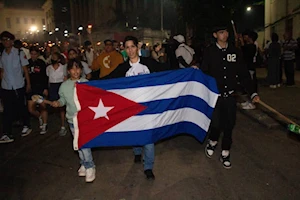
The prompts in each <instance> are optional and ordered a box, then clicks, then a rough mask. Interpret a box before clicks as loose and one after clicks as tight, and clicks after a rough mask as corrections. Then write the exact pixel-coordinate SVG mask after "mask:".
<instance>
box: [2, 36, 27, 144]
mask: <svg viewBox="0 0 300 200" xmlns="http://www.w3.org/2000/svg"><path fill="white" fill-rule="evenodd" d="M0 39H1V41H2V43H3V45H4V48H5V49H4V51H3V52H2V56H1V60H0V74H1V77H2V81H1V86H2V91H1V92H2V97H3V104H4V111H3V116H4V117H3V136H2V137H1V138H0V143H8V142H13V141H14V139H13V137H12V123H13V120H14V115H16V113H20V114H21V116H22V119H23V125H24V127H23V130H22V136H27V135H28V134H30V133H31V131H32V130H31V129H30V127H29V117H28V116H27V115H26V114H27V111H26V106H25V93H26V91H27V92H29V91H30V89H31V85H30V79H29V73H28V68H27V65H28V60H27V58H26V56H25V54H24V52H23V51H20V50H18V49H17V48H15V47H13V44H14V39H15V36H14V35H13V34H11V33H9V32H7V31H4V32H2V33H1V34H0ZM23 75H24V76H25V80H26V89H25V81H24V77H23Z"/></svg>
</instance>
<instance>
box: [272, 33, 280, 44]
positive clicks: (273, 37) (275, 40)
mask: <svg viewBox="0 0 300 200" xmlns="http://www.w3.org/2000/svg"><path fill="white" fill-rule="evenodd" d="M271 39H272V42H278V40H279V37H278V35H277V34H276V33H272V36H271Z"/></svg>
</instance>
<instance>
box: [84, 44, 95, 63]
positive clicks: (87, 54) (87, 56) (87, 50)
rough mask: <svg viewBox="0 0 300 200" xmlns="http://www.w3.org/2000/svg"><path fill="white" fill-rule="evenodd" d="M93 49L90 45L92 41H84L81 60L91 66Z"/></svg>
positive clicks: (93, 57) (93, 54)
mask: <svg viewBox="0 0 300 200" xmlns="http://www.w3.org/2000/svg"><path fill="white" fill-rule="evenodd" d="M96 57H97V56H96V54H95V51H94V49H93V47H92V43H91V42H90V41H85V42H84V52H83V60H84V61H85V62H86V63H87V64H88V65H89V67H91V66H92V64H93V61H94V59H95V58H96Z"/></svg>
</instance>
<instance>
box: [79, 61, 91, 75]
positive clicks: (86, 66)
mask: <svg viewBox="0 0 300 200" xmlns="http://www.w3.org/2000/svg"><path fill="white" fill-rule="evenodd" d="M81 64H82V66H83V70H82V73H81V78H85V77H86V75H87V74H90V73H92V70H91V69H90V68H89V66H88V64H87V63H86V62H83V61H81Z"/></svg>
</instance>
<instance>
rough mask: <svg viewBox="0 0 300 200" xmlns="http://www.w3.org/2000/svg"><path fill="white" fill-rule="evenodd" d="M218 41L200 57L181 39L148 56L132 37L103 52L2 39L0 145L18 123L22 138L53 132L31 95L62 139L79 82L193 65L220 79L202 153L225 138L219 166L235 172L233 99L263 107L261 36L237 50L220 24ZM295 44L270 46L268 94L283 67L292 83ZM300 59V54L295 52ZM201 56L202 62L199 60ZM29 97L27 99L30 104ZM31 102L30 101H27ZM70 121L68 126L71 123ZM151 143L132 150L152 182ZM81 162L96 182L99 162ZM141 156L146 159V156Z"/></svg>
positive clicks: (88, 158)
mask: <svg viewBox="0 0 300 200" xmlns="http://www.w3.org/2000/svg"><path fill="white" fill-rule="evenodd" d="M213 37H214V38H215V43H213V44H211V45H210V46H209V47H207V48H206V49H205V50H204V51H203V52H201V53H199V52H195V50H194V48H192V46H191V45H187V44H186V40H185V37H184V36H182V35H176V36H174V37H173V38H172V40H170V43H169V45H162V44H155V45H154V46H153V48H152V51H149V50H148V49H147V48H146V47H145V46H146V45H145V44H143V43H142V42H140V41H138V39H137V38H135V37H133V36H127V37H126V38H125V40H124V42H117V41H114V40H111V39H107V40H105V41H104V49H103V51H102V52H101V53H98V52H96V51H95V50H94V49H93V44H92V43H91V41H86V42H84V45H83V50H81V49H79V48H77V47H70V46H68V45H67V44H64V45H62V49H63V50H61V47H60V46H58V45H54V46H52V47H51V48H50V46H48V45H47V46H45V48H44V51H43V52H41V50H40V48H39V47H38V46H34V45H33V46H31V47H30V48H29V49H27V48H24V46H23V44H22V42H21V41H20V40H15V36H14V35H13V34H11V33H9V32H7V31H4V32H2V33H1V35H0V39H1V44H2V45H3V50H1V58H0V69H1V71H0V72H1V80H2V81H1V87H2V89H1V102H2V104H3V106H4V110H3V135H2V136H1V137H0V143H10V142H13V141H14V134H13V130H12V125H13V122H14V121H16V120H21V121H22V124H23V129H22V131H21V136H23V137H25V136H27V135H29V134H30V133H31V132H32V127H31V124H30V119H31V117H33V118H36V120H38V122H39V129H40V134H42V135H44V134H46V133H47V131H48V107H47V105H46V104H45V103H41V104H37V103H36V102H35V101H34V100H33V98H32V97H33V95H40V96H43V97H44V98H46V99H48V100H50V101H51V102H52V103H51V106H52V107H53V109H56V110H57V112H58V113H59V115H60V129H59V132H58V134H59V135H60V136H65V135H66V134H67V127H69V128H70V130H71V132H72V133H73V134H74V125H73V116H74V114H75V113H76V111H77V110H76V106H75V103H74V92H73V91H74V84H75V82H78V81H80V82H85V81H89V80H105V79H109V78H118V77H129V76H135V75H141V74H148V73H152V72H159V71H164V70H171V69H180V68H188V67H192V68H195V69H201V70H203V71H204V72H205V73H207V74H209V75H210V76H212V77H214V78H215V79H216V82H217V85H218V89H219V92H220V97H219V99H218V102H217V105H216V107H215V111H214V114H213V117H212V123H211V128H210V136H209V140H208V144H207V145H206V148H205V152H206V155H207V157H209V158H210V157H212V155H213V153H214V150H215V148H216V146H217V143H218V139H219V136H220V133H221V132H224V136H223V139H222V154H221V156H220V160H221V162H222V164H223V167H224V168H231V160H230V152H229V151H230V148H231V143H232V130H233V128H234V126H235V120H236V117H235V113H236V100H235V98H234V95H233V94H234V93H235V92H237V91H238V90H241V89H240V88H241V87H240V86H243V87H242V88H244V89H243V92H245V93H247V94H248V95H249V101H247V102H245V103H243V107H245V109H253V107H254V105H253V104H252V103H255V102H258V101H259V97H258V94H257V79H256V70H255V69H256V67H257V66H258V65H259V56H260V55H261V53H260V51H259V48H258V45H257V42H256V40H257V33H255V32H253V31H245V32H244V33H243V34H241V35H237V36H236V38H235V39H236V40H235V44H234V43H232V44H231V43H230V42H228V37H229V34H228V31H227V27H225V26H216V27H215V29H214V30H213ZM297 45H299V43H298V44H297V42H295V41H294V40H292V39H291V37H290V36H289V35H288V34H286V38H285V42H283V43H282V45H281V44H280V43H279V42H278V36H277V35H276V34H273V35H272V43H270V44H269V45H268V47H267V48H265V54H266V59H267V63H268V81H269V84H270V87H271V88H276V87H279V86H280V85H281V83H282V81H281V77H280V76H281V74H282V72H281V70H280V69H281V65H282V63H283V64H284V67H285V74H286V76H287V83H286V84H287V86H292V85H294V84H295V81H294V66H293V62H294V59H295V51H297V48H299V47H298V46H297ZM298 54H299V50H298ZM197 55H201V58H199V57H197ZM25 99H26V101H25ZM25 102H26V103H25ZM66 121H67V123H66ZM154 146H155V145H154V144H147V145H145V146H144V147H143V148H142V147H135V148H134V155H135V157H134V162H142V158H144V172H145V175H146V177H147V178H148V179H154V178H155V176H154V174H153V171H152V169H153V164H154V149H155V148H154ZM78 152H79V157H80V164H81V166H80V168H79V170H78V175H79V176H85V178H86V182H92V181H93V180H94V179H95V174H96V170H95V164H94V162H93V157H92V153H91V150H90V149H81V150H79V151H78ZM142 152H144V156H142Z"/></svg>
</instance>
